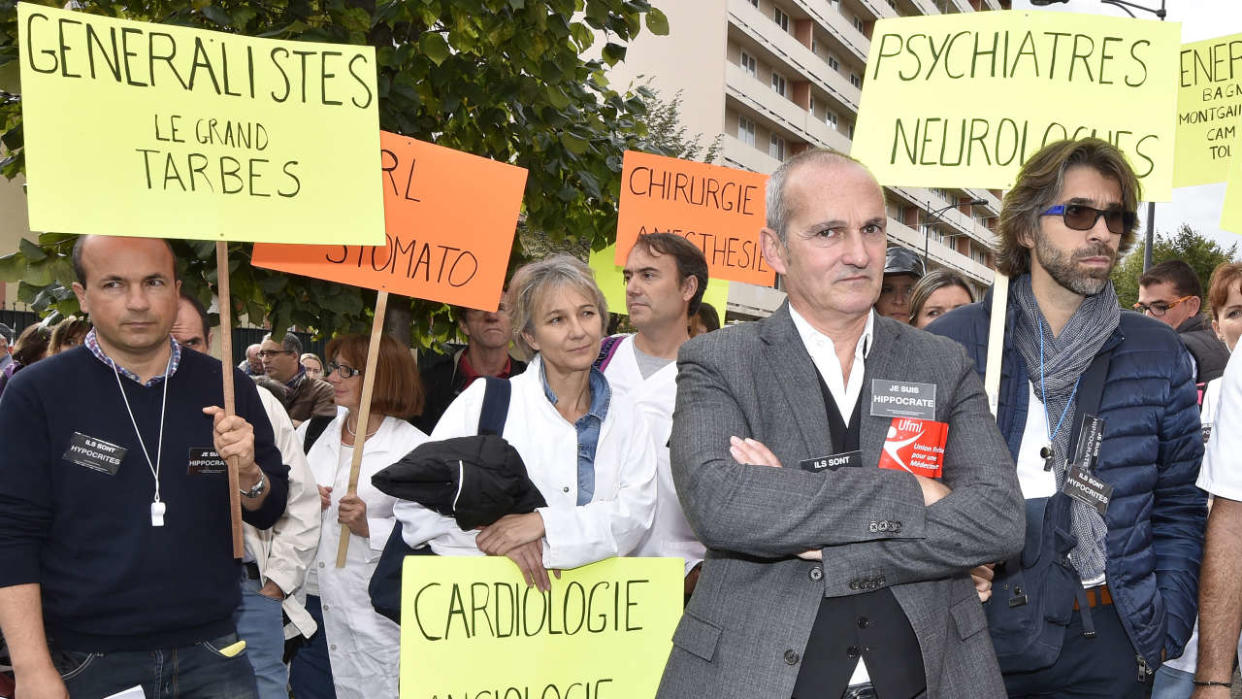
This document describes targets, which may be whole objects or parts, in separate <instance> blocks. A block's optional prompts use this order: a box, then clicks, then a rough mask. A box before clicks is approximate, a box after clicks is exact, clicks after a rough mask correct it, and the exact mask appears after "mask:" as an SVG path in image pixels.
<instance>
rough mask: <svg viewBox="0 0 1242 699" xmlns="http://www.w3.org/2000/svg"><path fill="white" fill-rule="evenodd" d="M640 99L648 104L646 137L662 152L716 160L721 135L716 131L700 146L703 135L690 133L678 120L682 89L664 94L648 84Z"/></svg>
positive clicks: (679, 117) (700, 159) (692, 158)
mask: <svg viewBox="0 0 1242 699" xmlns="http://www.w3.org/2000/svg"><path fill="white" fill-rule="evenodd" d="M640 94H641V95H642V97H643V102H644V104H645V105H646V107H647V131H648V136H647V140H648V141H649V142H650V143H651V144H652V145H654V146H656V148H657V149H658V150H659V152H662V153H664V154H665V155H670V156H672V157H674V158H684V159H686V160H699V161H702V162H705V163H711V162H715V160H716V158H717V157H719V155H720V147H721V144H722V143H723V142H724V135H723V134H717V135H716V138H714V139H712V142H711V143H709V144H707V145H706V146H704V145H703V143H702V141H703V134H694V135H693V136H691V135H690V133H689V131H688V130H687V129H686V127H685V125H684V124H682V121H681V106H682V104H683V99H682V91H681V90H678V91H677V92H675V93H673V96H672V98H670V99H665V97H664V95H663V94H662V93H661V92H660V91H659V90H657V89H655V88H653V87H650V85H649V84H648V86H647V91H642V92H640Z"/></svg>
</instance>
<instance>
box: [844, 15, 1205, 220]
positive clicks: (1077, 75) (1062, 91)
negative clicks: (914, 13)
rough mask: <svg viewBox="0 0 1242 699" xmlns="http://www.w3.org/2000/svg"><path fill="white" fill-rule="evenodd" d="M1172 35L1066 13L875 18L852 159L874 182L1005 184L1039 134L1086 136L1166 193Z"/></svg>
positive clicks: (1043, 140)
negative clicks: (1111, 148) (1119, 154)
mask: <svg viewBox="0 0 1242 699" xmlns="http://www.w3.org/2000/svg"><path fill="white" fill-rule="evenodd" d="M1180 32H1181V25H1180V24H1178V23H1176V22H1156V21H1147V20H1136V19H1126V18H1120V17H1104V16H1097V15H1077V14H1070V13H1066V12H1018V11H1009V12H975V13H968V14H952V15H933V16H929V17H907V18H898V19H882V20H879V21H878V22H876V24H875V30H874V32H873V34H872V39H871V50H870V53H869V55H868V58H867V73H866V78H865V80H864V82H863V92H862V99H861V103H860V105H859V111H858V120H857V124H856V126H855V132H854V142H853V146H852V149H851V155H853V156H854V157H855V158H858V159H859V160H861V161H862V162H864V163H866V164H867V166H868V167H870V168H871V170H872V171H873V172H874V173H875V175H876V177H877V178H878V179H879V180H880V183H881V184H886V185H895V186H896V185H904V186H936V187H988V188H994V189H1008V188H1009V187H1010V186H1011V185H1012V184H1013V181H1014V178H1015V176H1016V175H1017V173H1018V170H1019V168H1020V167H1021V166H1022V163H1023V162H1025V161H1026V159H1027V158H1029V157H1030V156H1031V155H1033V154H1034V153H1035V152H1036V151H1037V150H1039V149H1040V148H1042V147H1043V146H1044V145H1045V144H1047V143H1050V142H1052V141H1058V140H1061V139H1065V138H1084V137H1087V136H1095V137H1097V138H1102V139H1105V140H1107V141H1109V142H1111V143H1113V144H1114V145H1116V146H1117V147H1118V148H1120V149H1121V150H1122V151H1123V152H1125V153H1126V155H1127V156H1128V157H1129V159H1130V163H1131V164H1132V165H1133V166H1134V170H1135V172H1136V173H1137V174H1138V175H1139V177H1140V178H1141V179H1142V181H1143V195H1144V198H1145V199H1149V200H1154V201H1167V200H1168V199H1169V198H1170V196H1171V194H1172V192H1171V190H1172V182H1173V135H1174V130H1175V127H1176V109H1177V75H1176V71H1177V66H1176V62H1175V60H1174V57H1175V56H1176V55H1177V51H1178V48H1179V45H1180Z"/></svg>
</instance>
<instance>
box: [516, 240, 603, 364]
mask: <svg viewBox="0 0 1242 699" xmlns="http://www.w3.org/2000/svg"><path fill="white" fill-rule="evenodd" d="M562 286H568V287H571V288H574V289H577V290H579V291H581V292H582V293H584V294H586V297H587V298H588V299H590V300H591V302H592V303H594V304H595V307H596V308H597V309H599V323H600V332H601V334H602V333H603V332H605V331H607V329H608V301H607V300H606V299H605V298H604V292H602V291H600V290H599V285H598V284H596V283H595V274H594V273H593V272H592V271H591V268H590V267H588V266H587V265H586V263H584V262H583V261H582V260H579V259H578V258H576V257H573V256H570V255H566V254H565V253H559V254H556V255H552V256H550V257H546V258H544V259H542V260H539V261H538V262H531V263H530V264H527V265H523V266H522V267H519V268H518V271H516V272H514V273H513V279H512V280H511V281H510V282H509V291H508V293H507V294H506V295H505V306H506V309H505V312H506V313H508V314H509V322H510V324H511V325H512V326H513V341H514V344H516V345H517V349H518V351H519V352H521V353H522V355H523V358H524V359H529V358H530V357H531V356H533V355H534V354H535V350H534V348H532V347H531V346H530V343H528V342H527V341H526V337H525V334H532V335H533V334H534V320H535V319H534V316H535V310H536V308H537V307H538V305H539V302H540V301H542V300H543V298H544V296H545V295H546V294H547V292H549V291H551V290H553V289H556V288H560V287H562Z"/></svg>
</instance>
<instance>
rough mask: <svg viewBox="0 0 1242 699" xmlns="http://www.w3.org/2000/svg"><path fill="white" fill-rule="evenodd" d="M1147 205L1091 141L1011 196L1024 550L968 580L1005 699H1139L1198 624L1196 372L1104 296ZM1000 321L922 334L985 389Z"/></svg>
mask: <svg viewBox="0 0 1242 699" xmlns="http://www.w3.org/2000/svg"><path fill="white" fill-rule="evenodd" d="M1139 197H1140V188H1139V183H1138V180H1137V177H1136V176H1135V174H1134V171H1133V170H1132V169H1131V168H1130V165H1129V163H1128V162H1127V161H1126V159H1125V157H1124V156H1123V155H1122V154H1121V152H1120V151H1118V150H1117V149H1116V148H1115V147H1113V146H1112V145H1110V144H1109V143H1107V142H1105V141H1101V140H1098V139H1083V140H1080V141H1059V142H1056V143H1051V144H1048V145H1047V146H1045V147H1044V148H1043V149H1042V150H1040V151H1039V152H1038V153H1036V154H1035V155H1034V156H1032V157H1031V159H1030V160H1028V161H1027V162H1026V164H1025V165H1024V166H1023V167H1022V171H1021V173H1020V174H1019V176H1018V180H1017V182H1016V184H1015V185H1014V187H1013V188H1012V189H1011V190H1009V192H1008V193H1007V194H1006V196H1005V205H1004V210H1003V211H1002V213H1001V226H1000V228H1001V230H1000V243H999V251H998V254H997V268H998V269H999V270H1000V271H1002V272H1004V273H1006V274H1008V275H1009V276H1010V278H1011V280H1010V286H1009V295H1010V298H1009V306H1008V308H1007V309H1006V323H1005V336H1004V354H1003V367H1002V372H1001V373H1002V380H1001V387H1000V401H999V406H998V408H997V415H996V419H997V424H998V426H999V427H1000V428H1001V431H1002V432H1003V433H1004V434H1005V436H1006V439H1007V441H1008V443H1009V448H1010V452H1011V453H1012V454H1013V457H1014V461H1015V462H1016V463H1017V470H1018V480H1019V482H1020V483H1021V486H1022V494H1023V497H1024V498H1025V499H1026V510H1027V537H1026V541H1027V545H1026V550H1025V551H1023V554H1022V556H1020V557H1018V558H1014V559H1010V560H1008V561H998V562H997V565H995V566H985V567H982V568H979V569H976V571H975V576H976V585H977V586H978V587H979V589H980V590H981V591H983V590H988V589H990V590H992V591H993V594H994V597H993V599H992V602H991V603H990V604H989V606H988V609H987V614H988V617H989V619H988V622H989V624H988V626H989V631H990V632H991V634H992V640H993V645H994V647H995V649H996V652H997V659H998V660H999V661H1000V664H1001V670H1002V671H1003V673H1004V676H1005V685H1006V689H1007V691H1008V693H1009V695H1010V696H1034V695H1038V696H1070V695H1072V696H1077V697H1134V698H1136V699H1137V698H1140V697H1143V696H1144V689H1145V687H1144V685H1145V683H1146V680H1147V678H1148V677H1149V676H1150V674H1151V672H1152V671H1153V669H1154V668H1155V667H1157V666H1159V664H1160V663H1161V662H1163V661H1164V660H1165V659H1167V658H1171V657H1176V656H1178V655H1180V654H1181V653H1182V650H1183V646H1184V645H1185V643H1186V640H1187V639H1188V638H1189V636H1190V631H1191V626H1192V624H1193V623H1194V615H1195V594H1196V590H1197V587H1198V571H1199V561H1200V558H1201V556H1202V553H1203V529H1204V521H1205V514H1206V510H1205V502H1204V496H1203V494H1202V492H1201V491H1200V490H1198V488H1196V487H1195V477H1196V474H1197V471H1198V468H1199V461H1200V459H1201V457H1202V455H1203V439H1202V437H1201V436H1200V433H1199V417H1198V410H1197V408H1196V395H1195V386H1194V377H1193V374H1192V371H1191V364H1190V357H1189V355H1188V353H1187V351H1186V348H1185V347H1184V346H1183V345H1182V343H1181V342H1180V341H1179V340H1178V338H1177V335H1176V334H1175V333H1174V332H1173V330H1172V329H1171V328H1169V327H1168V326H1166V325H1163V324H1161V323H1159V322H1156V321H1154V320H1152V319H1151V318H1145V317H1143V316H1141V315H1139V314H1137V313H1123V312H1122V311H1121V309H1120V308H1119V306H1118V301H1117V295H1116V293H1115V292H1114V291H1113V286H1112V283H1111V282H1110V281H1109V274H1110V273H1111V272H1112V270H1113V267H1114V266H1115V265H1116V263H1117V259H1118V256H1119V254H1120V253H1122V252H1125V251H1126V250H1127V249H1129V247H1130V246H1131V245H1132V244H1133V243H1134V237H1135V229H1136V226H1137V220H1136V217H1135V215H1134V213H1133V212H1134V210H1135V208H1136V205H1137V200H1138V199H1139ZM991 304H992V295H991V293H990V292H989V293H988V294H987V296H986V297H985V299H984V300H983V301H982V302H980V303H977V304H972V305H970V306H966V307H963V308H962V309H959V310H958V312H956V313H951V314H949V315H947V316H945V317H944V318H942V319H940V320H937V321H936V322H934V323H932V324H931V325H930V326H928V328H927V329H928V330H930V331H931V332H934V333H939V334H941V335H946V336H948V337H952V338H955V339H957V340H958V341H959V342H961V343H962V344H963V345H965V347H966V349H967V352H968V353H970V354H971V355H972V356H973V358H974V359H975V362H976V367H977V369H978V371H979V372H980V373H983V371H984V366H985V362H986V358H987V349H988V347H987V345H988V320H989V317H990V315H991ZM1041 561H1042V563H1041ZM1032 610H1038V612H1039V613H1038V614H1037V615H1035V614H1033V612H1032ZM1023 619H1026V620H1028V622H1029V623H1026V625H1022V624H1020V623H1015V621H1020V620H1023ZM1019 629H1020V630H1019ZM1032 640H1037V641H1038V643H1032V642H1031V641H1032Z"/></svg>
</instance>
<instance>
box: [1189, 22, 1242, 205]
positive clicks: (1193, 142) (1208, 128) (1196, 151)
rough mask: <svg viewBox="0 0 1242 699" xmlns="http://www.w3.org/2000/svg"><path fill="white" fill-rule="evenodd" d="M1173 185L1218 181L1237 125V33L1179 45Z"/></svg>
mask: <svg viewBox="0 0 1242 699" xmlns="http://www.w3.org/2000/svg"><path fill="white" fill-rule="evenodd" d="M1177 85H1178V90H1177V150H1176V159H1175V161H1174V166H1173V186H1174V187H1190V186H1193V185H1199V184H1211V183H1213V182H1224V181H1226V179H1227V178H1228V177H1229V159H1230V157H1231V156H1232V155H1233V153H1232V141H1233V140H1234V137H1235V136H1237V135H1238V125H1239V124H1242V34H1234V35H1232V36H1223V37H1220V38H1219V39H1208V40H1207V41H1196V42H1194V43H1193V44H1186V45H1184V46H1182V53H1181V56H1180V60H1179V62H1178V83H1177Z"/></svg>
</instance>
